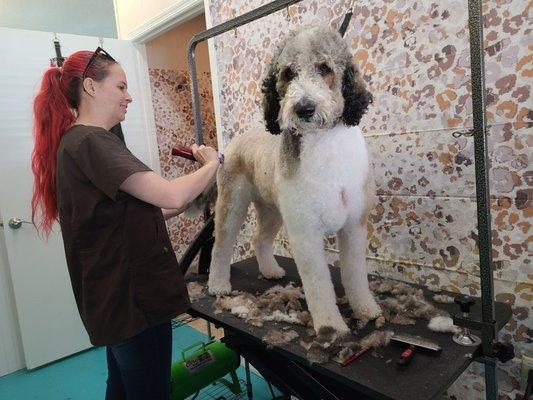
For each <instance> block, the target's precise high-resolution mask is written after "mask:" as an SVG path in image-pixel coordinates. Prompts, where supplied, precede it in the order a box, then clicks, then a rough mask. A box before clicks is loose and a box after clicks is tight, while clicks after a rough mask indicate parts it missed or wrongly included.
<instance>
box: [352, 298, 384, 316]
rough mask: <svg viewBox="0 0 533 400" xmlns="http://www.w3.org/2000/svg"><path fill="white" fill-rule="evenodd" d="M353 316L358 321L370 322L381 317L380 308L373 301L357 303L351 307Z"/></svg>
mask: <svg viewBox="0 0 533 400" xmlns="http://www.w3.org/2000/svg"><path fill="white" fill-rule="evenodd" d="M353 315H354V317H355V318H356V319H358V320H365V321H372V320H374V319H376V318H379V317H380V316H381V308H380V307H379V306H378V304H377V303H376V302H375V300H374V299H372V300H371V301H368V302H365V303H359V304H358V305H357V306H356V307H353Z"/></svg>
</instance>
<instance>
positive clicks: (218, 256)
mask: <svg viewBox="0 0 533 400" xmlns="http://www.w3.org/2000/svg"><path fill="white" fill-rule="evenodd" d="M240 180H241V181H240ZM244 180H245V179H244V178H242V179H239V178H238V179H235V180H234V181H233V182H228V183H224V182H220V183H219V184H218V198H217V202H216V205H215V244H214V246H213V252H212V253H211V266H210V269H209V279H208V282H207V285H208V287H209V293H210V294H212V295H216V294H227V293H229V292H231V283H230V273H231V271H230V263H231V256H232V255H233V244H234V243H235V239H236V237H237V234H238V233H239V230H240V228H241V225H242V223H243V221H244V218H245V217H246V211H247V210H248V205H249V204H250V189H249V188H248V186H249V185H248V184H247V183H245V182H244Z"/></svg>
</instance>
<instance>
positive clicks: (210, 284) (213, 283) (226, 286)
mask: <svg viewBox="0 0 533 400" xmlns="http://www.w3.org/2000/svg"><path fill="white" fill-rule="evenodd" d="M207 291H208V292H209V294H210V295H211V296H219V295H224V294H229V293H231V283H230V282H229V281H225V280H214V279H209V280H208V281H207Z"/></svg>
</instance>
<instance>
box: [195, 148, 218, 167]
mask: <svg viewBox="0 0 533 400" xmlns="http://www.w3.org/2000/svg"><path fill="white" fill-rule="evenodd" d="M191 150H192V155H193V156H194V158H195V159H196V161H198V162H199V163H200V164H202V166H204V165H206V164H209V163H210V162H216V163H217V164H218V162H219V161H218V155H217V151H216V150H215V149H213V148H212V147H207V146H204V145H201V146H198V145H196V144H193V145H192V146H191Z"/></svg>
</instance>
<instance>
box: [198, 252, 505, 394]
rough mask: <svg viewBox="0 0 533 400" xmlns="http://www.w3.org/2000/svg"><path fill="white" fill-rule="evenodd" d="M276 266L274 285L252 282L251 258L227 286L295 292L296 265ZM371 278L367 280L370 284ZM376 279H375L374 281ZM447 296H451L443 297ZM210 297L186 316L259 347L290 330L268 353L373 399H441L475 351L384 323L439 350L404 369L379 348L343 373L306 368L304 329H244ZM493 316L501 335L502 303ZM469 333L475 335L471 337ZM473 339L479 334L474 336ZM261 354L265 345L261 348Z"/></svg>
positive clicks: (420, 328) (451, 307)
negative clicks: (274, 333)
mask: <svg viewBox="0 0 533 400" xmlns="http://www.w3.org/2000/svg"><path fill="white" fill-rule="evenodd" d="M276 259H277V261H278V263H279V265H280V266H281V267H283V268H284V269H285V270H286V276H285V277H284V278H283V279H280V280H275V281H273V280H266V279H257V278H258V275H259V270H258V266H257V262H256V259H255V258H250V259H247V260H244V261H241V262H238V263H235V264H233V265H232V268H231V283H232V289H234V290H242V291H246V292H249V293H252V294H255V293H257V292H258V293H262V292H263V291H265V290H266V289H268V288H270V287H272V286H274V285H277V284H280V285H282V286H284V285H286V284H288V283H289V282H294V283H295V285H298V286H301V281H300V278H299V276H298V273H297V270H296V265H295V264H294V261H293V260H292V259H290V258H285V257H276ZM330 271H331V276H332V278H333V282H334V285H335V291H336V292H337V296H339V297H341V296H343V295H344V292H343V289H342V285H341V283H340V268H336V267H331V268H330ZM372 278H373V277H372V276H371V279H372ZM380 279H381V278H380ZM197 281H198V282H199V283H205V277H199V278H198V279H197ZM411 286H415V287H420V288H421V289H423V290H424V292H425V294H426V296H425V297H426V299H427V300H428V301H430V302H432V295H430V294H429V293H431V292H429V291H428V290H427V289H425V288H424V287H422V286H417V285H411ZM445 294H450V295H453V294H452V293H445ZM214 300H215V298H214V297H212V296H206V297H204V298H202V299H199V300H197V301H195V302H193V304H192V307H191V310H190V314H191V315H193V316H199V317H201V318H204V319H206V320H208V321H210V322H213V323H214V324H215V325H216V326H220V327H223V328H224V329H230V330H231V331H232V332H233V333H235V332H238V334H242V335H245V336H246V337H248V338H253V339H256V340H257V341H258V342H262V338H263V337H264V336H265V335H266V334H267V332H268V331H269V330H271V329H276V330H279V329H281V328H283V327H285V326H290V329H293V330H295V331H296V332H298V334H299V335H300V337H299V338H297V339H295V340H293V341H292V342H290V343H288V344H285V345H282V346H279V347H274V351H277V352H279V353H280V354H282V355H284V356H285V357H289V358H290V359H292V360H293V361H296V362H298V363H300V364H302V365H305V366H307V367H309V368H311V369H312V370H314V371H316V372H318V373H321V374H325V375H327V376H329V377H331V378H333V379H335V380H337V381H339V382H341V383H343V384H345V385H347V386H350V387H352V388H354V389H355V390H358V391H361V392H363V393H366V394H368V395H370V396H372V397H374V398H376V399H395V400H419V399H420V400H426V399H434V398H437V397H438V396H439V395H440V394H442V393H443V392H444V391H445V390H446V389H447V388H448V387H449V386H450V385H451V384H452V383H453V382H454V381H455V380H456V379H457V378H458V377H459V375H460V374H461V373H462V372H463V371H464V370H465V369H466V368H467V367H468V365H469V364H470V363H471V362H472V361H473V356H474V352H475V351H476V350H477V349H478V347H466V346H460V345H458V344H456V343H455V342H453V340H452V334H451V333H438V332H433V331H431V330H430V329H429V328H427V324H428V321H427V320H417V322H416V324H415V325H394V324H390V323H388V322H387V323H385V325H383V326H382V327H381V328H380V329H381V330H392V331H394V332H395V333H405V334H410V335H418V336H421V337H423V338H426V339H430V340H433V341H435V342H437V343H438V344H439V345H440V346H441V347H442V351H441V352H440V353H436V354H431V353H429V352H416V350H415V353H416V354H415V356H414V358H413V360H412V361H411V363H410V364H409V365H408V366H407V367H404V368H399V367H398V366H397V365H396V360H397V359H398V357H399V355H400V354H401V352H402V350H403V349H404V348H405V347H401V346H397V345H394V344H392V342H391V344H390V345H388V346H386V347H381V348H378V349H376V350H374V351H373V352H367V353H366V354H364V355H363V356H361V357H360V358H358V359H356V360H355V361H354V362H352V363H351V364H349V365H348V366H346V367H342V366H341V365H340V364H338V363H336V362H335V361H329V362H327V363H325V364H311V363H310V362H309V361H308V360H307V358H306V350H305V349H304V348H303V347H301V346H300V345H299V344H298V341H299V339H301V338H304V337H307V336H308V334H307V328H305V327H302V326H297V325H293V324H288V323H281V322H265V324H264V326H262V327H255V326H252V325H249V324H246V323H245V322H244V320H243V319H241V318H238V317H237V316H234V315H232V314H230V313H229V312H228V311H225V312H223V313H220V314H217V315H215V314H214V309H213V307H212V304H213V301H214ZM477 300H478V301H476V304H475V305H474V306H473V307H472V308H471V311H470V317H472V318H474V319H477V320H480V319H481V301H480V300H479V298H478V299H477ZM436 306H437V307H438V308H440V309H443V310H446V311H448V312H449V313H450V315H453V314H455V313H458V312H459V309H458V306H457V305H455V304H440V303H438V304H436ZM495 314H496V321H497V324H498V329H501V328H502V327H503V326H504V325H505V324H506V323H507V322H508V321H509V319H510V317H511V309H510V307H509V306H508V305H506V304H503V303H498V302H496V303H495ZM375 329H376V328H375V325H374V323H373V322H370V323H368V324H367V326H366V327H365V328H363V329H360V330H358V334H357V336H358V337H360V338H362V337H364V336H366V335H368V334H369V333H371V332H372V331H373V330H375ZM474 333H475V332H474ZM478 336H479V334H478ZM265 348H266V344H265Z"/></svg>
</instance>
